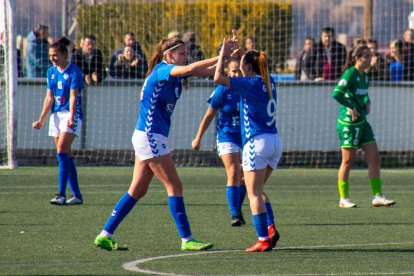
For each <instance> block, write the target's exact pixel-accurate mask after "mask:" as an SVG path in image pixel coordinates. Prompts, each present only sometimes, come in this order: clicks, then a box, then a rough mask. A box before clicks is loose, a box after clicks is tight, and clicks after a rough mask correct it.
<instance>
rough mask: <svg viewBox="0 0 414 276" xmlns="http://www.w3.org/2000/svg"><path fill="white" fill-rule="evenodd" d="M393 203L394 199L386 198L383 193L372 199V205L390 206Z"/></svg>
mask: <svg viewBox="0 0 414 276" xmlns="http://www.w3.org/2000/svg"><path fill="white" fill-rule="evenodd" d="M394 204H395V201H394V200H391V199H387V198H385V197H384V196H383V195H380V196H374V198H373V199H372V207H382V206H384V207H390V206H392V205H394Z"/></svg>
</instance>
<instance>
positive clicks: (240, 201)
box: [239, 184, 246, 211]
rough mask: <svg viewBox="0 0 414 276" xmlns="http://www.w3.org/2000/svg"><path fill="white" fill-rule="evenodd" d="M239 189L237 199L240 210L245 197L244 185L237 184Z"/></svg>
mask: <svg viewBox="0 0 414 276" xmlns="http://www.w3.org/2000/svg"><path fill="white" fill-rule="evenodd" d="M239 191H240V199H239V210H240V211H241V209H242V207H243V202H244V199H245V198H246V185H241V184H240V185H239Z"/></svg>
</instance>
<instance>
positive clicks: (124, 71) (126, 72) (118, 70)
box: [109, 54, 146, 79]
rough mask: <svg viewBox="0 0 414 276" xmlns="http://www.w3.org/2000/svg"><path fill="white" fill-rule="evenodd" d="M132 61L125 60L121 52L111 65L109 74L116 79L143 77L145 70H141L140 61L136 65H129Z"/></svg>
mask: <svg viewBox="0 0 414 276" xmlns="http://www.w3.org/2000/svg"><path fill="white" fill-rule="evenodd" d="M131 63H132V61H129V60H126V59H125V58H124V57H123V56H122V54H121V55H120V56H118V59H117V60H116V61H115V63H114V64H113V65H112V67H111V71H109V74H110V75H111V77H113V78H117V79H143V78H145V74H146V71H143V70H142V69H143V68H142V66H140V65H141V64H140V62H138V64H137V65H135V66H131Z"/></svg>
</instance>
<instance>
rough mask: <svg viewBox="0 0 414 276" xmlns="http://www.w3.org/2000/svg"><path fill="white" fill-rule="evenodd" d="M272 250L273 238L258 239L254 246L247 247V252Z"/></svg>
mask: <svg viewBox="0 0 414 276" xmlns="http://www.w3.org/2000/svg"><path fill="white" fill-rule="evenodd" d="M270 250H272V239H271V238H267V239H265V240H263V241H261V240H258V241H257V242H256V243H255V244H254V245H253V246H252V247H249V248H246V252H265V251H270Z"/></svg>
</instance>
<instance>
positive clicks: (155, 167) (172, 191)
mask: <svg viewBox="0 0 414 276" xmlns="http://www.w3.org/2000/svg"><path fill="white" fill-rule="evenodd" d="M149 167H150V168H151V170H152V171H153V172H154V175H155V176H156V177H157V178H158V179H159V180H160V182H161V183H162V184H163V185H164V187H165V189H166V190H167V193H168V204H169V206H170V212H171V215H172V217H173V219H174V222H175V225H176V227H177V230H178V233H179V234H180V237H181V241H182V243H181V250H184V251H198V250H206V249H210V248H211V247H213V244H211V243H205V242H201V241H199V240H197V239H195V238H193V236H192V233H191V228H190V223H189V221H188V217H187V214H186V210H185V205H184V198H183V185H182V183H181V180H180V179H179V177H178V173H177V170H176V168H175V165H174V162H173V159H172V156H171V153H169V154H166V155H163V156H160V157H158V158H154V159H152V160H151V161H150V162H149Z"/></svg>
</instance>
